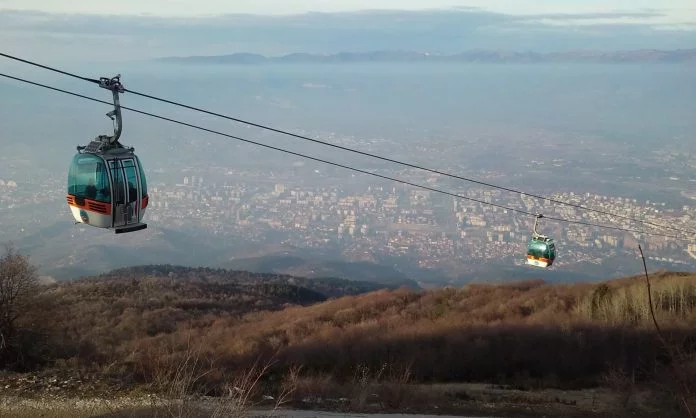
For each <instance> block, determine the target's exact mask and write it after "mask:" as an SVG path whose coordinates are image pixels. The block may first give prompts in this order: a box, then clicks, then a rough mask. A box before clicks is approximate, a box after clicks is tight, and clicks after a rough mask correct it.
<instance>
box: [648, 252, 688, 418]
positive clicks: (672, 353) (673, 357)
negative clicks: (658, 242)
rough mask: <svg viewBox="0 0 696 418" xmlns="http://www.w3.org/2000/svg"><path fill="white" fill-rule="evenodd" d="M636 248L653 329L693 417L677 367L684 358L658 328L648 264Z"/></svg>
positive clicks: (686, 390) (682, 397)
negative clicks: (667, 357) (666, 355)
mask: <svg viewBox="0 0 696 418" xmlns="http://www.w3.org/2000/svg"><path fill="white" fill-rule="evenodd" d="M638 250H639V251H640V258H641V259H642V260H643V270H644V271H645V283H646V285H647V288H648V303H649V304H650V316H651V317H652V320H653V324H654V325H655V330H656V331H657V336H658V338H660V341H661V342H662V345H663V346H664V348H665V350H667V352H668V354H669V357H670V364H671V365H672V368H673V369H674V375H675V377H676V378H677V380H678V381H679V387H680V392H681V393H680V394H679V397H680V398H681V401H682V403H683V404H684V409H685V410H686V413H687V416H688V417H689V418H693V414H692V413H691V408H690V407H689V398H690V393H689V392H690V391H689V387H688V385H687V383H686V380H685V377H684V375H683V373H682V372H681V370H680V369H679V367H680V366H679V364H680V363H683V362H684V361H683V360H684V359H682V358H681V356H678V355H677V354H676V353H675V348H674V346H673V345H672V344H670V343H669V342H668V341H667V339H666V338H665V336H664V334H663V333H662V329H661V328H660V324H658V322H657V318H656V317H655V308H654V307H653V301H652V290H651V288H650V276H649V275H648V266H647V265H646V263H645V256H644V255H643V248H642V247H641V246H640V244H638Z"/></svg>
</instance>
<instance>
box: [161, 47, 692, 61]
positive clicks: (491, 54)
mask: <svg viewBox="0 0 696 418" xmlns="http://www.w3.org/2000/svg"><path fill="white" fill-rule="evenodd" d="M155 61H159V62H169V63H206V64H302V63H354V62H402V63H403V62H445V63H476V62H478V63H545V62H568V63H570V62H576V63H636V62H670V63H684V62H692V63H696V48H691V49H675V50H660V49H635V50H625V51H598V50H569V51H564V52H550V53H541V52H533V51H525V52H518V51H497V50H470V51H464V52H460V53H457V54H441V53H437V52H427V51H407V50H383V51H366V52H338V53H334V54H314V53H309V52H294V53H290V54H285V55H279V56H267V55H262V54H257V53H252V52H236V53H232V54H223V55H194V56H170V57H160V58H156V59H155Z"/></svg>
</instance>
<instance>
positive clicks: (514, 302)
mask: <svg viewBox="0 0 696 418" xmlns="http://www.w3.org/2000/svg"><path fill="white" fill-rule="evenodd" d="M12 257H16V255H12ZM12 260H14V259H12ZM27 266H28V264H27ZM167 269H174V268H173V267H171V266H169V267H167ZM160 270H161V271H160ZM157 271H160V273H158V274H143V275H140V276H138V277H133V276H132V274H131V276H130V277H129V273H128V271H127V270H126V271H123V274H122V278H119V277H114V275H112V276H111V277H102V278H98V279H89V280H78V281H74V282H70V283H58V284H53V285H49V286H44V287H42V290H41V291H40V292H36V293H35V295H34V297H35V298H42V304H41V309H40V310H39V311H41V312H42V314H43V315H45V316H44V318H43V320H42V324H43V325H44V326H43V328H42V330H41V333H40V334H36V335H35V336H34V337H33V338H34V341H35V342H36V343H37V344H35V346H45V345H46V344H50V345H48V347H50V350H49V351H42V352H41V355H42V356H43V357H42V358H41V360H44V363H45V360H51V361H52V362H54V364H57V365H62V367H63V368H71V369H74V370H79V371H80V373H82V374H89V373H93V372H95V371H98V372H100V373H101V374H102V375H109V376H114V377H117V378H118V379H119V380H120V381H121V382H131V383H133V384H146V385H150V387H151V388H153V389H157V390H159V391H160V392H167V391H169V392H171V393H177V394H179V395H181V394H183V393H201V394H207V395H217V396H230V394H231V393H233V392H230V390H231V389H230V385H229V382H234V381H235V378H236V379H239V370H245V369H249V367H251V365H252V364H259V363H258V362H261V364H267V363H268V362H269V361H271V360H272V363H270V365H269V366H268V367H267V369H266V370H265V372H264V377H263V379H259V380H255V381H254V385H253V386H254V387H255V388H260V389H258V391H257V392H254V393H255V395H254V396H256V397H257V398H258V397H259V396H261V395H262V394H264V393H266V394H267V393H279V392H282V391H283V390H286V389H287V382H286V381H284V380H283V376H285V375H287V373H288V371H291V370H292V371H293V373H292V376H294V377H293V382H294V383H293V385H292V391H290V392H292V393H294V395H295V396H292V397H290V398H292V399H294V400H296V401H299V400H302V399H305V400H307V399H308V398H311V397H312V396H314V397H322V396H323V397H324V398H325V397H326V396H329V393H334V394H336V393H341V394H346V391H347V389H346V388H348V387H350V390H349V391H350V394H349V395H350V399H352V403H353V404H352V407H353V409H360V408H363V407H365V406H366V405H367V404H369V403H370V399H371V398H370V397H371V396H373V393H375V394H376V395H377V396H378V397H379V399H381V401H380V402H381V405H382V407H384V408H399V406H400V405H403V403H404V400H405V398H407V397H409V396H412V395H413V394H412V393H411V394H407V392H406V388H407V387H409V386H408V385H406V383H409V384H414V383H435V382H437V383H444V382H452V383H456V382H460V383H461V382H482V383H483V382H485V383H490V384H497V385H511V386H513V387H515V388H517V389H521V390H531V389H541V388H557V389H581V388H593V387H598V386H603V387H610V388H612V389H614V390H615V391H618V393H621V394H622V395H625V396H624V404H625V405H627V406H628V405H630V404H631V402H632V399H634V398H635V396H636V394H637V393H639V389H641V388H643V389H644V388H650V389H651V390H652V391H653V392H652V393H653V395H659V396H660V399H659V400H655V399H653V401H654V402H658V403H659V404H661V405H668V406H669V408H673V409H674V410H675V411H676V410H677V409H678V408H679V399H677V397H675V395H674V394H676V393H680V392H679V390H680V389H679V388H678V387H676V386H674V382H675V379H674V374H673V373H674V372H673V366H675V365H674V364H672V363H673V362H674V361H679V364H678V365H677V366H678V367H679V370H681V372H683V373H685V374H686V375H687V376H688V381H694V380H696V359H695V358H694V355H693V353H694V352H696V328H695V326H696V281H695V279H696V275H692V274H686V273H668V272H658V273H656V274H654V275H652V276H651V282H652V289H651V295H652V299H653V302H654V304H655V317H656V319H657V320H658V321H659V323H660V325H661V327H662V331H663V333H664V336H665V338H666V339H667V340H668V341H669V344H670V346H671V347H673V348H674V349H675V350H676V352H678V353H679V355H680V356H679V358H678V359H677V360H674V359H672V358H671V357H670V356H669V355H668V354H669V353H668V352H667V351H666V350H665V347H664V345H663V344H662V343H661V341H660V339H659V338H658V336H657V335H656V333H655V329H654V324H653V321H652V318H651V316H650V305H649V299H648V293H647V290H646V287H645V281H644V278H642V277H631V278H626V279H621V280H614V281H608V282H605V283H578V284H571V285H551V284H546V283H544V282H543V281H534V280H532V281H525V282H518V283H509V284H497V285H485V284H471V285H467V286H464V287H462V288H447V289H438V290H430V291H421V292H419V291H413V290H408V289H396V290H379V291H374V292H370V293H366V294H354V295H352V296H346V297H342V298H338V299H333V300H327V296H328V295H329V294H330V293H331V292H334V294H333V295H334V296H335V292H336V289H335V288H334V289H330V290H329V291H326V289H324V290H325V292H321V291H319V290H316V289H315V290H312V289H309V288H308V287H309V285H308V287H304V286H300V285H298V284H289V283H288V282H287V280H288V279H287V278H284V279H283V280H281V281H278V280H275V281H274V280H272V279H271V278H269V277H266V279H259V278H257V277H253V275H251V276H250V275H249V273H235V274H236V275H238V276H239V277H237V278H236V279H234V278H233V277H232V276H230V274H231V273H230V272H224V271H223V272H219V271H212V270H206V271H205V272H204V274H196V270H192V269H183V268H176V271H177V273H176V274H173V273H172V271H173V270H172V271H170V272H169V273H162V272H165V271H166V269H158V270H157ZM198 272H199V273H200V272H201V270H198ZM296 283H297V282H296ZM325 286H329V285H326V284H325ZM341 286H345V283H342V284H341ZM355 293H360V292H359V291H357V290H356V291H355ZM29 299H31V298H29ZM303 305H305V306H303ZM31 306H32V305H31V303H29V302H26V304H25V309H26V310H27V311H32V309H33V308H31ZM32 312H33V311H32ZM28 316H31V315H29V314H28ZM47 329H50V330H51V331H50V332H47V331H46V330H47ZM3 332H4V331H3ZM39 342H43V343H44V345H40V344H38V343H39ZM194 348H195V349H194ZM192 350H193V351H192ZM193 352H195V356H192V353H193ZM36 364H37V365H41V364H42V363H41V362H37V363H36ZM299 365H302V369H301V371H302V373H299V374H298V370H299V369H298V366H299ZM284 382H285V383H284ZM247 383H248V382H247ZM233 386H234V385H232V387H233ZM693 389H694V388H690V387H687V388H686V390H688V391H689V393H693ZM286 392H287V390H286ZM179 395H177V396H179ZM250 396H251V395H250ZM274 398H275V397H274ZM689 401H690V402H692V401H693V400H689Z"/></svg>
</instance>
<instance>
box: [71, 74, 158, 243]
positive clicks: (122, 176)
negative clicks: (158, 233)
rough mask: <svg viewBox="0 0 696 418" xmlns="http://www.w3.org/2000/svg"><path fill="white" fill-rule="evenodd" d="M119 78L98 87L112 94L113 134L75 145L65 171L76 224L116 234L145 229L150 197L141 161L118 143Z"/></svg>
mask: <svg viewBox="0 0 696 418" xmlns="http://www.w3.org/2000/svg"><path fill="white" fill-rule="evenodd" d="M120 77H121V76H120V75H117V76H116V77H113V78H106V77H102V78H100V80H99V86H100V87H102V88H105V89H108V90H111V92H112V93H113V99H114V110H113V111H111V112H109V113H107V114H106V116H108V117H109V118H110V119H111V120H112V121H114V116H115V122H114V135H113V136H107V135H100V136H98V137H97V138H95V139H94V140H92V141H91V142H90V143H89V144H88V145H87V146H78V147H77V154H75V156H74V157H73V159H72V164H71V165H70V170H69V172H68V196H67V200H68V206H69V207H70V210H71V212H72V215H73V217H74V218H75V221H76V222H75V223H84V224H88V225H91V226H95V227H97V228H106V229H113V230H114V232H115V233H116V234H121V233H126V232H134V231H139V230H142V229H145V228H147V224H145V223H143V222H141V221H142V219H143V215H144V214H145V208H147V205H148V201H149V196H148V193H147V181H146V179H145V173H144V171H143V166H142V164H141V163H140V159H139V158H138V156H137V155H136V154H135V149H134V148H133V147H124V146H123V145H121V144H120V143H119V141H118V140H119V138H120V136H121V131H122V128H123V125H122V119H121V106H120V104H119V98H118V94H119V93H123V92H124V91H125V89H124V88H123V85H122V84H121V82H120Z"/></svg>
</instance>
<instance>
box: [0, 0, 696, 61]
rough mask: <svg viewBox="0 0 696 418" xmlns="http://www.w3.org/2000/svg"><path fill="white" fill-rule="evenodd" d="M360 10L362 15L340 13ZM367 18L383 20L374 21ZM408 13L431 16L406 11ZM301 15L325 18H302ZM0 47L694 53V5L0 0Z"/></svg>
mask: <svg viewBox="0 0 696 418" xmlns="http://www.w3.org/2000/svg"><path fill="white" fill-rule="evenodd" d="M192 5H195V7H192ZM366 9H370V10H372V12H362V13H342V12H355V11H357V10H366ZM376 9H382V10H381V11H379V12H375V11H374V10H376ZM384 9H391V11H388V12H387V11H384ZM405 9H410V10H411V11H408V10H405ZM418 9H430V10H422V11H413V10H418ZM435 9H439V10H435ZM457 9H458V10H457ZM309 11H314V12H324V14H317V13H309V14H307V13H306V12H309ZM279 14H283V15H292V16H278V15H279ZM115 15H120V16H115ZM196 16H198V18H196ZM0 40H2V44H3V46H2V50H4V52H8V53H15V54H21V55H24V56H28V57H36V56H40V57H43V58H45V59H50V60H52V61H54V62H58V61H66V62H78V61H79V62H86V61H91V62H96V61H123V60H128V59H148V58H153V57H159V56H169V55H214V54H229V53H234V52H256V53H261V54H266V55H282V54H287V53H293V52H314V53H336V52H343V51H367V50H370V51H374V50H384V49H389V50H394V49H408V50H428V51H437V52H444V53H457V52H462V51H466V50H471V49H495V50H515V51H529V50H532V51H537V52H549V51H560V50H571V49H598V50H627V49H643V48H657V49H679V48H694V47H696V3H694V0H573V1H570V0H567V1H562V0H536V1H534V0H530V1H522V0H459V1H456V0H333V1H329V0H196V1H195V2H193V0H171V1H165V0H120V1H118V2H97V1H85V0H0ZM2 65H3V62H2V60H0V66H2Z"/></svg>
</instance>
